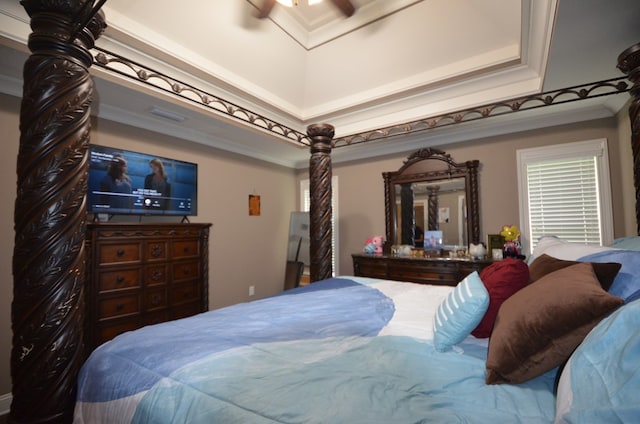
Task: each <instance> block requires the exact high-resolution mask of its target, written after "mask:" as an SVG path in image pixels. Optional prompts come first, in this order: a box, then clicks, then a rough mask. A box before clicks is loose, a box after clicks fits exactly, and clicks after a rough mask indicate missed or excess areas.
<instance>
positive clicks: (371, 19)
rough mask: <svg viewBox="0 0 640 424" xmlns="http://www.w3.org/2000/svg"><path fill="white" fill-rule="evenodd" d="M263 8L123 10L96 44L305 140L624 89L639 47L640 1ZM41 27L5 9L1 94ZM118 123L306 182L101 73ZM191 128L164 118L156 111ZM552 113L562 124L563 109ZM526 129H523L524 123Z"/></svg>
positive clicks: (575, 108) (366, 149)
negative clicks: (571, 92)
mask: <svg viewBox="0 0 640 424" xmlns="http://www.w3.org/2000/svg"><path fill="white" fill-rule="evenodd" d="M261 1H262V0H249V1H240V0H235V1H210V0H189V1H188V2H185V3H184V6H183V7H180V8H177V7H176V2H175V1H173V0H138V1H130V0H108V1H107V3H106V4H105V6H104V11H105V14H106V17H107V23H108V25H109V27H108V29H107V31H106V33H105V34H104V36H103V37H101V38H100V39H99V40H98V42H97V45H98V46H99V47H101V48H104V49H107V50H109V51H112V52H115V53H118V54H121V55H122V56H124V57H126V58H128V59H131V60H134V61H137V62H139V63H142V64H144V65H146V66H149V67H151V68H153V69H155V70H158V71H161V72H164V73H166V74H167V75H171V76H172V77H175V78H177V79H178V80H180V81H183V82H184V83H188V84H191V85H193V86H195V87H197V88H199V89H201V90H204V91H205V92H208V93H211V94H213V95H215V96H218V97H221V98H223V99H225V100H228V101H230V102H233V103H235V104H237V105H240V106H241V107H243V108H246V109H248V110H250V111H252V112H255V113H257V114H260V115H263V116H265V117H268V118H269V119H271V120H273V121H275V122H278V123H281V124H283V125H286V126H288V127H290V128H292V129H295V130H298V131H301V132H303V133H304V132H305V128H306V126H307V125H309V124H311V123H316V122H328V123H331V124H332V125H334V126H335V127H336V136H337V137H340V136H346V135H351V134H357V133H361V132H366V131H371V130H373V129H376V128H381V127H385V126H389V125H397V124H401V123H403V122H409V121H413V120H417V119H422V118H425V117H429V116H434V115H438V114H442V113H447V112H452V111H456V110H461V109H465V108H469V107H474V106H478V105H483V104H488V103H493V102H496V101H500V100H505V99H510V98H515V97H519V96H523V95H528V94H533V93H538V92H541V91H548V90H556V89H560V88H563V87H568V86H572V85H578V84H584V83H590V82H595V81H599V80H603V79H608V78H613V77H617V76H620V75H621V73H620V72H619V71H618V70H616V68H615V65H616V62H617V60H616V59H617V55H618V54H619V53H621V52H622V51H623V50H624V49H626V48H627V47H629V46H630V45H632V44H634V43H636V42H638V41H640V31H639V30H638V29H637V28H638V26H637V23H638V22H640V2H638V1H637V0H608V1H606V2H605V1H603V0H522V1H514V0H422V1H411V0H354V4H355V5H356V7H357V10H356V13H355V14H354V15H353V16H352V17H351V18H348V19H345V18H343V17H342V16H341V15H340V13H339V12H338V11H337V10H336V9H335V7H333V6H332V5H331V4H330V3H329V2H328V1H327V0H325V1H324V4H321V5H315V6H310V7H309V6H306V5H305V4H304V1H305V0H301V3H303V4H301V5H299V6H297V7H295V8H292V9H288V8H285V7H283V6H280V5H276V7H275V8H274V10H273V12H272V15H271V16H270V18H269V19H266V20H258V19H256V18H255V17H254V14H255V12H256V7H255V6H254V4H259V3H258V2H261ZM29 31H30V30H29V26H28V17H27V16H26V13H25V12H24V10H23V9H22V7H21V6H20V4H19V2H16V1H13V0H0V44H2V46H1V47H0V48H1V50H0V90H1V91H3V92H5V93H9V94H12V95H17V96H19V95H20V92H21V80H20V79H21V67H22V63H23V62H24V59H25V57H26V47H25V45H26V39H27V37H28V34H29ZM92 73H93V74H94V77H95V79H96V85H97V91H98V101H97V103H96V104H95V113H96V114H98V115H99V116H101V117H102V118H105V119H111V120H115V121H118V122H122V123H126V124H130V125H135V126H139V127H142V128H147V129H150V130H152V131H161V132H163V133H166V134H170V135H174V136H175V137H177V138H181V139H186V140H191V141H195V142H199V143H203V144H207V145H210V146H212V147H217V148H222V149H225V150H229V151H233V152H236V153H240V154H244V155H249V156H252V157H256V158H259V159H263V160H267V161H270V162H273V163H278V164H281V165H284V166H290V167H297V168H302V167H305V166H306V165H307V164H308V148H307V147H304V146H299V145H297V144H296V143H294V142H292V141H290V140H285V139H281V138H280V137H277V136H275V135H273V134H268V133H266V132H265V131H263V130H261V129H259V128H256V127H251V126H249V127H248V126H246V125H244V124H241V123H238V122H237V121H235V120H233V119H230V118H228V117H224V116H220V115H219V114H215V113H213V112H212V111H211V110H210V109H207V108H205V107H203V106H201V105H197V104H194V103H193V102H188V101H184V100H182V99H180V98H177V97H175V96H172V95H169V94H167V93H165V92H162V91H161V90H158V89H155V88H151V87H148V86H143V85H142V84H140V83H138V82H134V81H132V80H130V79H127V78H125V77H122V76H120V75H116V74H114V73H113V72H109V71H106V70H104V69H101V68H99V67H96V66H94V67H93V68H92ZM627 98H628V95H626V94H623V95H617V96H610V97H604V98H599V99H593V100H589V101H584V102H574V103H573V104H570V105H562V106H553V107H550V108H543V109H549V110H548V111H546V110H536V111H532V112H521V113H518V114H513V115H512V116H509V117H504V118H489V119H486V120H483V122H480V121H477V122H474V123H467V124H461V125H456V126H453V127H448V128H440V129H436V130H432V131H429V132H423V133H421V134H415V135H412V136H405V137H401V138H396V139H394V140H392V141H390V142H385V141H377V142H370V143H363V144H361V145H358V146H349V147H340V148H336V149H334V153H333V158H334V162H335V161H344V160H350V159H358V158H363V157H370V156H375V155H381V154H388V153H390V152H392V151H410V150H413V149H415V148H417V147H425V146H437V145H441V144H449V143H454V142H458V141H463V140H469V139H473V138H478V137H481V136H485V135H486V136H490V135H495V134H500V133H506V132H510V131H518V130H523V129H527V128H529V127H532V125H535V126H533V127H540V126H545V125H557V124H561V123H565V122H576V121H582V120H589V119H594V118H599V117H605V116H612V115H613V114H615V113H616V112H617V111H618V110H619V109H620V107H622V105H623V104H624V103H625V101H626V99H627ZM154 107H155V108H160V109H162V110H166V111H168V112H172V113H176V114H179V115H182V116H184V117H185V118H186V120H184V121H183V122H175V121H171V120H167V119H164V118H160V117H158V116H155V115H153V114H151V113H150V111H151V109H152V108H154ZM551 109H553V111H551ZM516 115H517V116H516Z"/></svg>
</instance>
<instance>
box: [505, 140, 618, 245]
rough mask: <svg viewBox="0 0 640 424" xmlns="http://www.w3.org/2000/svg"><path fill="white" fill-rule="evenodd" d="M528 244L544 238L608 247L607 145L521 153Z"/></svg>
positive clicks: (522, 205) (593, 143) (523, 221)
mask: <svg viewBox="0 0 640 424" xmlns="http://www.w3.org/2000/svg"><path fill="white" fill-rule="evenodd" d="M517 155H518V169H519V175H518V177H519V181H520V184H519V187H520V189H519V198H520V221H521V225H522V235H523V238H524V240H523V244H526V245H528V246H530V250H528V252H529V253H531V252H532V251H533V249H534V248H535V245H536V242H537V241H538V239H539V238H540V237H541V236H544V235H555V236H557V237H560V238H561V239H563V240H567V241H570V242H573V243H581V244H591V245H602V244H608V243H610V242H611V240H612V233H613V219H612V210H611V187H610V183H609V163H608V162H609V161H608V155H607V144H606V140H593V141H586V142H578V143H568V144H562V145H557V146H546V147H543V148H534V149H523V150H518V152H517Z"/></svg>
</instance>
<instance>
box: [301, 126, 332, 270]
mask: <svg viewBox="0 0 640 424" xmlns="http://www.w3.org/2000/svg"><path fill="white" fill-rule="evenodd" d="M307 135H308V136H309V138H310V139H311V158H310V159H309V191H310V192H311V207H310V212H309V217H310V229H309V230H310V237H311V240H310V243H311V246H310V251H311V282H314V281H319V280H323V279H325V278H331V276H332V274H333V263H332V260H331V257H332V255H333V249H332V246H331V239H332V229H331V216H332V214H333V209H332V207H331V141H332V140H333V135H334V129H333V126H331V125H329V124H314V125H309V126H308V127H307Z"/></svg>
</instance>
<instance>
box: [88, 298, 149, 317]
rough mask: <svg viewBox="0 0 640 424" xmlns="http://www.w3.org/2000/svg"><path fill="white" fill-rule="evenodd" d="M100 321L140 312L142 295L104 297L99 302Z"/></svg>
mask: <svg viewBox="0 0 640 424" xmlns="http://www.w3.org/2000/svg"><path fill="white" fill-rule="evenodd" d="M98 311H99V312H98V313H99V315H98V319H107V318H114V317H119V316H123V315H131V314H137V313H139V312H140V295H139V294H138V293H133V294H128V295H122V296H111V297H102V298H100V299H99V300H98Z"/></svg>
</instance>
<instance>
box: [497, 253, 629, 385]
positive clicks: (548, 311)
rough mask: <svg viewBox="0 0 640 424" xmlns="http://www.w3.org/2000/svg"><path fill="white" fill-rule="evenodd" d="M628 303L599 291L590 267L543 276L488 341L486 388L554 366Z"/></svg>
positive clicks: (503, 310)
mask: <svg viewBox="0 0 640 424" xmlns="http://www.w3.org/2000/svg"><path fill="white" fill-rule="evenodd" d="M623 303H624V301H623V300H622V299H620V298H619V297H616V296H612V295H610V294H609V293H607V292H606V291H604V290H603V289H602V287H600V283H599V282H598V279H597V278H596V276H595V273H594V271H593V267H592V266H591V264H590V263H586V262H585V263H579V264H576V265H571V266H569V267H566V268H563V269H560V270H558V271H554V272H552V273H549V274H547V275H545V276H543V277H541V278H540V279H539V280H537V281H535V282H534V283H532V284H530V285H528V286H527V287H525V288H523V289H521V290H520V291H518V292H517V293H515V294H514V295H513V296H511V297H510V298H508V299H507V300H506V301H505V302H504V303H503V304H502V306H501V307H500V310H499V311H498V316H497V318H496V323H495V326H494V328H493V333H492V335H491V338H490V339H489V353H488V357H487V364H486V366H487V376H486V382H487V384H496V383H521V382H524V381H527V380H529V379H531V378H534V377H536V376H538V375H540V374H543V373H545V372H547V371H549V370H551V369H553V368H555V367H556V366H558V365H560V364H561V363H562V362H564V361H565V360H566V359H567V358H568V357H569V355H571V353H572V352H573V351H574V350H575V348H576V347H577V346H578V345H579V344H580V343H581V342H582V340H583V339H584V338H585V336H586V335H587V333H589V331H591V329H592V328H593V327H595V325H596V324H597V323H598V322H599V321H600V320H601V319H602V318H604V317H605V316H607V315H608V314H609V313H611V312H612V311H614V310H615V309H616V308H618V307H619V306H620V305H622V304H623Z"/></svg>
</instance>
